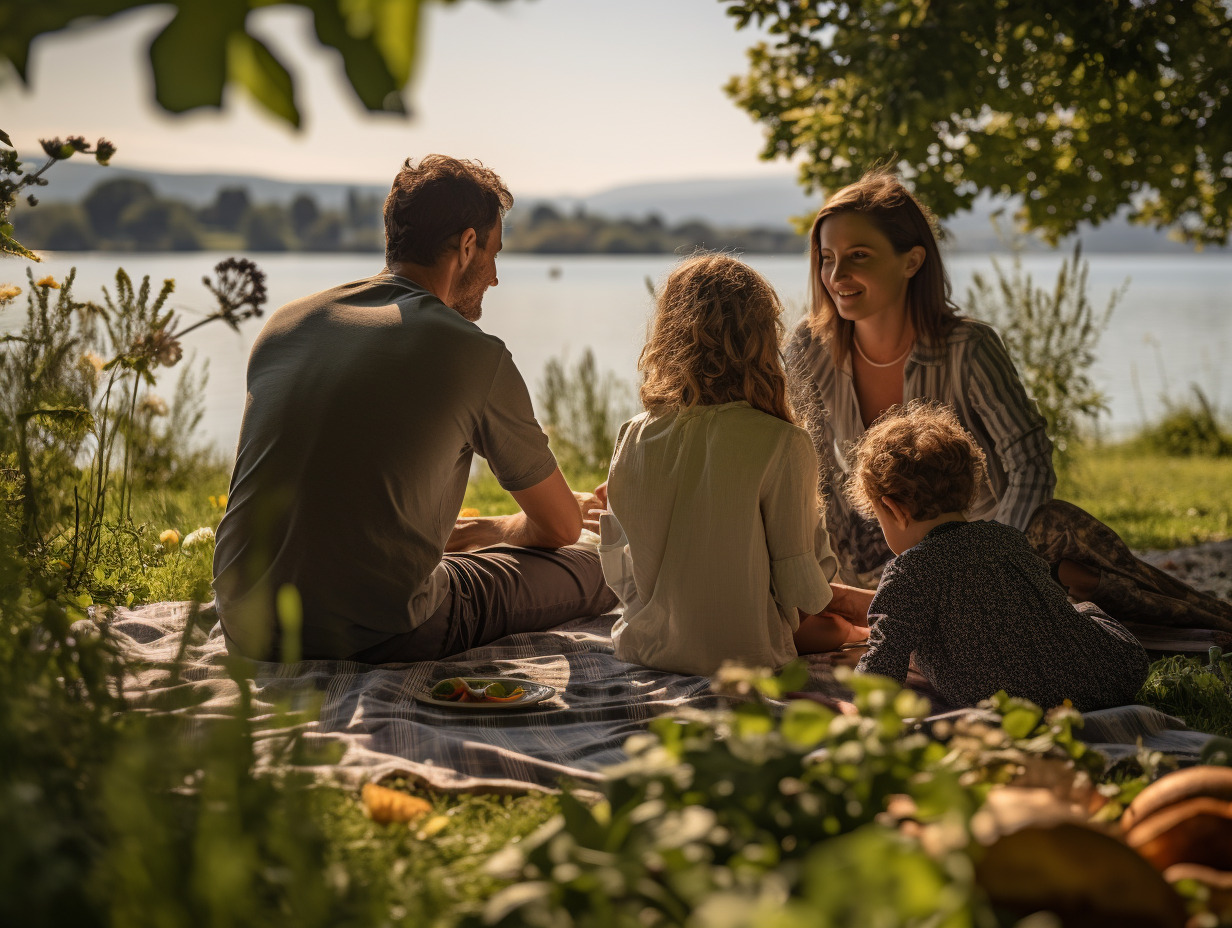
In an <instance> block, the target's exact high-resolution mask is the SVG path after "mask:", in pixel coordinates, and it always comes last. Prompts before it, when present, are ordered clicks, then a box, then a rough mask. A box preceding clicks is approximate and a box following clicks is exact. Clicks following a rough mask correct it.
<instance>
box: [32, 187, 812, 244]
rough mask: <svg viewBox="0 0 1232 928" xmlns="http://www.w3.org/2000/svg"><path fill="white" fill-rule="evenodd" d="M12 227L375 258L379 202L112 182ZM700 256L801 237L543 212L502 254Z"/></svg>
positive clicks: (519, 228)
mask: <svg viewBox="0 0 1232 928" xmlns="http://www.w3.org/2000/svg"><path fill="white" fill-rule="evenodd" d="M13 220H14V224H15V225H16V226H17V228H18V229H19V231H20V234H21V237H22V241H23V242H24V243H25V245H26V246H27V247H28V248H33V249H36V250H45V251H103V252H133V251H146V252H168V251H171V252H174V251H237V250H239V251H245V252H259V253H269V252H381V251H382V250H383V249H384V236H383V224H382V219H381V199H380V197H379V196H376V195H373V194H369V193H365V192H363V191H360V190H356V189H353V190H350V191H348V195H347V200H346V202H345V203H344V204H343V205H342V207H341V208H326V207H323V206H322V205H320V203H319V202H318V201H317V200H316V198H315V197H314V196H313V195H312V194H311V193H308V192H302V193H300V194H298V195H297V196H296V197H295V198H294V199H293V200H292V201H291V202H290V203H289V204H283V203H273V202H267V203H257V202H254V201H253V200H252V199H251V197H250V196H249V194H248V191H247V189H246V188H243V187H224V188H222V189H220V190H219V191H218V192H217V193H216V194H215V196H214V200H213V201H212V202H211V203H209V204H207V205H205V206H194V205H192V204H189V203H186V202H183V201H180V200H176V199H172V198H168V197H164V196H160V195H159V194H158V193H157V192H156V191H155V190H154V188H153V187H152V186H151V185H150V184H149V183H148V182H146V181H144V180H140V179H137V178H130V177H119V178H112V179H108V180H105V181H102V182H100V183H98V184H97V185H95V186H94V187H93V188H92V189H91V190H90V192H89V193H87V194H86V195H85V197H83V198H82V200H81V201H80V202H79V203H63V202H61V203H43V204H40V205H39V206H38V207H37V208H26V207H18V208H17V209H15V210H14V217H13ZM699 247H704V248H712V249H718V250H734V251H739V252H742V253H746V254H801V253H803V252H804V251H805V250H806V242H805V239H804V238H803V236H800V235H798V234H796V233H795V232H794V231H793V230H792V229H791V228H790V227H788V226H787V224H786V223H784V225H783V227H782V228H781V229H770V228H763V227H759V228H716V227H714V226H711V225H709V224H707V223H705V222H702V221H699V220H688V221H684V222H679V223H674V224H671V223H668V222H667V221H666V220H664V219H663V218H662V217H661V216H658V215H656V214H653V213H651V214H650V215H648V216H645V217H644V218H641V219H627V218H620V219H613V218H608V217H606V216H599V215H592V214H589V213H587V212H586V211H585V210H584V209H582V208H578V209H575V210H573V211H572V212H565V211H561V210H558V209H557V208H556V207H554V206H552V205H551V204H547V203H538V204H534V205H532V206H530V207H524V208H522V209H515V210H514V212H513V213H512V214H511V216H510V221H509V227H508V229H507V232H506V235H505V250H506V251H507V252H522V253H530V254H559V255H573V254H626V255H635V254H673V253H680V252H684V251H688V250H692V249H695V248H699Z"/></svg>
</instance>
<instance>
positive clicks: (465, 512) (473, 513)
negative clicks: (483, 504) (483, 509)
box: [458, 506, 479, 519]
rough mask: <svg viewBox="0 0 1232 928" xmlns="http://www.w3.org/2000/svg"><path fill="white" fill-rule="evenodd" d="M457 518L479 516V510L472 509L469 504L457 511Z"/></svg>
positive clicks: (474, 517) (475, 517)
mask: <svg viewBox="0 0 1232 928" xmlns="http://www.w3.org/2000/svg"><path fill="white" fill-rule="evenodd" d="M458 518H459V519H477V518H479V510H478V509H473V508H471V507H470V506H467V507H466V508H465V509H463V510H462V511H461V512H459V513H458Z"/></svg>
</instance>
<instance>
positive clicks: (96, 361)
mask: <svg viewBox="0 0 1232 928" xmlns="http://www.w3.org/2000/svg"><path fill="white" fill-rule="evenodd" d="M81 359H82V360H83V361H85V362H86V363H87V364H89V365H90V367H92V368H94V373H96V374H99V373H102V370H103V368H104V367H105V366H106V364H107V362H106V361H104V360H103V359H102V358H100V357H99V356H98V355H96V354H95V353H94V352H93V351H87V352H86V353H85V354H83V355H82V356H81Z"/></svg>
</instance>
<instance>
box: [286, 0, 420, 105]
mask: <svg viewBox="0 0 1232 928" xmlns="http://www.w3.org/2000/svg"><path fill="white" fill-rule="evenodd" d="M303 5H304V6H307V7H308V8H309V9H311V10H312V11H313V23H314V25H315V27H316V33H317V38H318V39H320V40H321V43H322V44H323V45H328V46H330V47H331V48H334V49H337V50H338V53H339V54H340V55H342V64H343V67H344V68H345V69H346V75H347V79H348V80H349V81H350V82H351V87H352V88H353V89H354V91H355V94H356V96H358V97H359V100H360V102H361V103H363V105H364V107H365V108H366V109H368V110H369V111H371V112H392V113H403V114H405V112H406V106H405V104H404V103H403V102H402V97H401V96H400V95H399V93H398V92H399V90H400V89H401V86H402V85H401V83H400V82H399V81H398V80H397V79H395V77H394V75H393V73H392V72H391V70H390V68H389V65H388V64H386V62H385V59H384V57H383V56H382V54H381V49H380V48H379V47H378V46H377V43H376V42H375V41H374V39H373V36H372V34H371V32H369V33H368V34H366V35H355V34H353V33H352V32H351V28H349V27H348V23H347V22H346V20H344V19H343V17H342V15H341V13H340V11H339V6H340V5H341V4H340V3H339V2H338V0H308V2H306V3H304V4H303Z"/></svg>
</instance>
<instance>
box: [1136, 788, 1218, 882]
mask: <svg viewBox="0 0 1232 928" xmlns="http://www.w3.org/2000/svg"><path fill="white" fill-rule="evenodd" d="M1125 843H1126V844H1128V845H1129V846H1130V847H1132V848H1133V849H1134V850H1136V851H1137V852H1138V853H1139V854H1141V855H1142V856H1143V857H1145V858H1146V859H1147V860H1149V861H1150V862H1151V863H1152V864H1154V865H1155V866H1156V867H1157V868H1158V869H1159V870H1161V871H1162V870H1167V869H1168V868H1169V867H1171V866H1172V865H1173V864H1202V865H1204V866H1207V867H1214V868H1215V869H1217V870H1232V802H1225V801H1224V800H1222V799H1212V798H1210V797H1209V796H1197V797H1195V798H1193V799H1185V800H1182V801H1181V802H1177V803H1173V804H1172V805H1169V806H1165V807H1164V808H1162V809H1160V810H1159V811H1157V812H1154V813H1152V814H1151V815H1148V816H1147V817H1146V818H1144V819H1142V820H1140V821H1138V822H1137V823H1136V824H1135V825H1134V826H1133V827H1132V828H1131V829H1129V831H1127V832H1126V833H1125Z"/></svg>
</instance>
